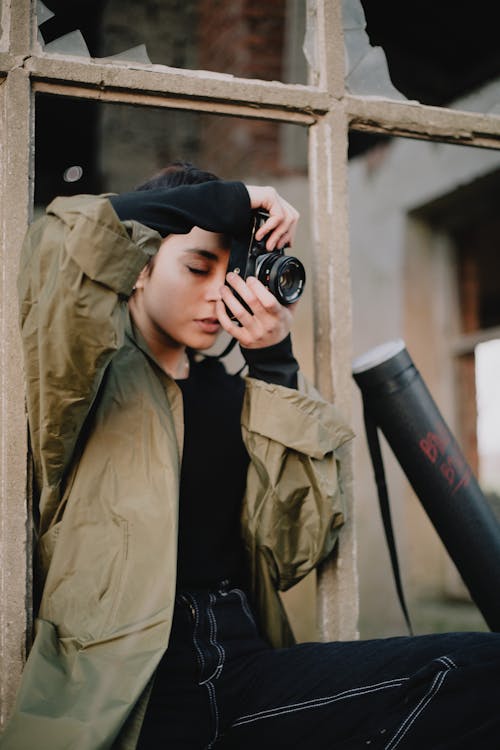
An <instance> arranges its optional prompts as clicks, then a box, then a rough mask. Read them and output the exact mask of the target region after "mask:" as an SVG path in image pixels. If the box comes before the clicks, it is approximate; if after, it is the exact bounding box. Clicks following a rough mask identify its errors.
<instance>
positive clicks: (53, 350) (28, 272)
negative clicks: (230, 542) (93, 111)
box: [0, 196, 352, 750]
mask: <svg viewBox="0 0 500 750" xmlns="http://www.w3.org/2000/svg"><path fill="white" fill-rule="evenodd" d="M160 241H161V238H160V235H159V234H157V233H156V232H154V231H153V230H150V229H148V228H147V227H145V226H143V225H141V224H138V223H136V222H124V223H121V222H120V221H119V220H118V218H117V216H116V214H115V212H114V211H113V209H112V207H111V204H110V202H109V201H108V200H107V199H106V197H105V196H98V197H94V196H77V197H73V198H58V199H56V200H55V201H53V202H52V203H51V205H50V206H49V207H48V210H47V215H46V216H44V217H43V218H41V219H39V220H38V221H36V222H35V223H34V224H33V225H32V226H31V228H30V230H29V231H28V234H27V236H26V240H25V243H24V246H23V251H22V258H21V267H20V274H19V279H18V289H19V298H20V305H21V328H22V339H23V346H24V355H25V370H26V381H27V409H28V417H29V426H30V439H31V448H32V454H33V459H34V470H35V478H36V486H37V488H38V489H39V493H40V496H39V508H40V518H39V539H38V545H37V547H38V558H39V565H40V575H41V577H42V579H43V581H44V588H43V596H42V600H41V606H40V609H39V613H38V619H37V621H36V630H35V632H36V635H35V639H34V643H33V646H32V649H31V651H30V655H29V658H28V661H27V664H26V666H25V670H24V674H23V679H22V683H21V688H20V691H19V694H18V700H17V704H16V707H15V711H14V715H13V717H12V719H11V721H10V722H9V724H8V725H7V728H6V730H5V732H4V734H3V736H2V738H1V739H0V747H1V748H2V750H33V749H34V748H37V747H43V748H50V749H51V750H63V748H64V750H104V749H105V748H114V749H117V748H119V749H120V750H124V749H125V748H130V749H132V748H135V746H136V741H137V736H138V732H139V731H140V725H141V722H142V717H143V714H144V709H145V706H146V702H147V697H148V691H149V688H150V685H151V680H152V676H153V675H154V671H155V668H156V666H157V664H158V662H159V660H160V658H161V656H162V654H163V653H164V651H165V649H166V648H167V645H168V639H169V630H170V623H171V618H172V609H173V605H174V596H175V574H176V546H177V505H178V495H179V471H180V461H181V448H182V443H183V417H182V397H181V393H180V390H179V388H178V386H177V385H176V383H175V382H174V381H173V380H172V379H171V378H170V377H169V376H168V375H166V374H165V373H164V372H163V371H162V369H161V368H160V367H159V366H158V364H157V363H156V362H155V360H154V357H153V356H152V355H151V353H150V352H149V351H148V348H147V346H146V343H145V342H144V340H143V339H142V338H141V336H140V334H139V333H138V331H137V330H135V329H134V327H133V325H132V323H131V320H130V317H129V315H128V307H127V299H128V297H129V295H130V294H131V291H132V287H133V284H134V282H135V280H136V278H137V276H138V274H139V272H140V270H141V269H142V268H143V266H144V265H145V264H146V262H147V261H148V259H149V258H150V257H151V256H152V255H153V254H154V253H155V252H156V251H157V249H158V247H159V244H160ZM241 425H242V433H243V439H244V442H245V445H246V447H247V450H248V453H249V455H250V467H249V470H248V479H247V488H246V494H245V498H244V503H243V513H242V534H243V539H244V544H245V547H246V551H247V554H248V564H249V568H250V571H251V574H252V586H253V592H252V593H253V596H254V599H255V602H256V607H257V610H258V614H259V616H260V622H261V625H262V628H263V629H264V631H265V632H266V633H267V635H268V637H269V639H270V641H271V642H272V643H273V644H274V645H275V646H281V645H286V644H290V643H292V642H293V637H292V634H291V630H290V628H289V625H288V623H287V620H286V616H285V614H284V610H283V608H282V606H281V603H280V598H279V595H278V593H277V590H280V589H281V590H285V589H287V588H289V587H290V586H292V585H293V584H294V583H296V582H297V581H299V580H300V579H301V578H303V577H304V576H305V575H306V574H307V573H308V572H309V571H310V570H311V569H312V568H314V566H316V565H317V564H318V562H319V561H321V560H322V559H323V558H324V557H325V556H327V555H328V554H329V553H330V551H331V550H332V548H333V547H334V544H335V541H336V539H337V535H338V531H339V527H340V526H341V525H342V523H343V519H344V509H343V502H342V494H341V491H340V487H339V479H338V473H337V472H338V466H337V458H336V455H335V449H336V448H337V447H338V446H340V445H341V444H342V443H343V442H344V441H346V440H347V439H349V438H350V437H351V436H352V433H351V431H350V430H349V428H347V427H346V426H345V425H344V424H343V422H342V420H341V419H340V418H339V416H338V414H337V413H336V411H335V409H334V407H333V406H332V405H330V404H328V403H326V402H324V401H323V400H322V399H321V397H320V396H319V394H318V393H317V392H315V391H314V389H312V388H311V387H309V386H306V385H305V383H301V386H300V388H299V390H292V389H287V388H284V387H282V386H277V385H269V384H267V383H265V382H262V381H259V380H255V379H252V378H247V379H246V389H245V396H244V404H243V409H242V416H241Z"/></svg>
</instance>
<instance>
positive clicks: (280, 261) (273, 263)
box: [228, 210, 306, 309]
mask: <svg viewBox="0 0 500 750" xmlns="http://www.w3.org/2000/svg"><path fill="white" fill-rule="evenodd" d="M268 218H269V214H268V213H267V212H266V211H261V210H258V211H255V212H254V223H253V227H252V236H251V238H250V244H249V245H248V248H247V249H243V248H242V246H241V245H239V246H236V247H235V248H233V249H232V251H231V259H230V261H229V269H228V270H229V271H233V272H234V273H237V274H239V275H240V276H241V278H242V279H247V278H248V277H249V276H255V277H256V278H257V279H258V280H259V281H260V282H261V283H262V284H264V286H265V287H267V288H268V289H269V291H270V292H271V293H272V294H274V296H275V297H276V299H277V300H278V301H279V302H280V303H281V304H282V305H291V304H292V303H293V302H296V301H297V300H298V299H299V297H300V296H301V294H302V292H303V291H304V285H305V282H306V272H305V269H304V266H303V265H302V263H301V262H300V260H298V258H294V257H293V256H292V255H285V253H284V250H273V251H272V252H268V251H267V250H266V240H267V238H268V236H269V235H266V236H265V237H264V238H263V239H262V240H256V239H255V233H256V232H257V231H258V229H259V227H261V226H262V224H263V223H264V222H265V221H266V219H268ZM233 294H235V292H234V291H233ZM235 296H237V297H238V299H239V300H240V302H242V303H243V304H244V302H243V300H241V298H240V297H239V296H238V295H236V294H235ZM245 307H247V306H246V305H245ZM247 309H248V308H247Z"/></svg>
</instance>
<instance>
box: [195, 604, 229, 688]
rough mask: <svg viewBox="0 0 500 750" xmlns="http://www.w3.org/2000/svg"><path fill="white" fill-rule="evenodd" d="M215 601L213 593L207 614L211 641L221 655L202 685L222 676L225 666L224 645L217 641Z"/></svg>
mask: <svg viewBox="0 0 500 750" xmlns="http://www.w3.org/2000/svg"><path fill="white" fill-rule="evenodd" d="M214 603H215V596H214V595H213V594H210V595H209V604H208V606H207V614H208V619H209V622H210V643H211V644H212V646H213V647H214V648H215V649H216V651H217V653H218V655H219V660H218V663H217V666H216V667H215V669H214V671H213V672H212V674H211V675H210V677H207V678H206V679H205V680H203V682H200V685H204V684H205V683H207V682H209V681H210V680H212V679H215V680H216V679H217V678H218V677H219V676H220V673H221V672H222V668H223V666H224V661H225V658H226V652H225V651H224V647H223V646H222V644H220V643H217V621H216V619H215V614H214V611H213V605H214Z"/></svg>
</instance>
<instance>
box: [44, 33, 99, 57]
mask: <svg viewBox="0 0 500 750" xmlns="http://www.w3.org/2000/svg"><path fill="white" fill-rule="evenodd" d="M43 49H44V52H50V53H53V52H56V53H57V54H61V55H78V56H79V57H90V52H89V50H88V47H87V44H86V42H85V39H84V38H83V35H82V32H81V31H80V30H79V29H76V30H75V31H70V32H69V34H64V36H60V37H59V39H54V41H53V42H49V43H48V44H46V45H45V46H44V48H43Z"/></svg>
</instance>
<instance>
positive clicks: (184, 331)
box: [131, 227, 229, 350]
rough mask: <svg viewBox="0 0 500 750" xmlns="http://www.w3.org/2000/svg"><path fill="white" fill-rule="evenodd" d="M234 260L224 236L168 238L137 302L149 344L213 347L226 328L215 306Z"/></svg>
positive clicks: (140, 283) (195, 233)
mask: <svg viewBox="0 0 500 750" xmlns="http://www.w3.org/2000/svg"><path fill="white" fill-rule="evenodd" d="M228 261H229V248H228V246H227V241H226V240H225V238H224V237H223V235H220V234H216V233H214V232H207V231H206V230H204V229H200V228H199V227H194V228H193V229H192V230H191V231H190V232H189V234H172V235H169V236H168V237H167V238H166V239H165V240H163V242H162V244H161V246H160V249H159V251H158V253H157V255H156V256H155V258H154V259H153V261H152V264H151V266H150V267H146V268H145V269H144V270H143V271H142V272H141V274H140V276H139V278H138V280H137V284H136V292H135V294H134V295H133V297H132V299H131V310H132V314H133V317H134V320H135V322H136V324H137V325H138V326H139V328H140V330H141V332H142V333H143V335H144V336H145V338H146V340H147V341H149V342H154V343H155V344H156V345H160V346H162V345H163V346H167V347H168V346H179V345H181V346H188V347H191V348H193V349H199V350H203V349H208V348H210V347H211V346H212V344H213V343H214V342H215V339H216V338H217V335H218V334H219V332H220V330H221V326H220V324H219V321H218V319H217V316H216V312H215V303H216V300H217V299H219V298H220V293H219V289H220V287H221V286H222V284H224V279H225V274H226V271H227V265H228Z"/></svg>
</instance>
